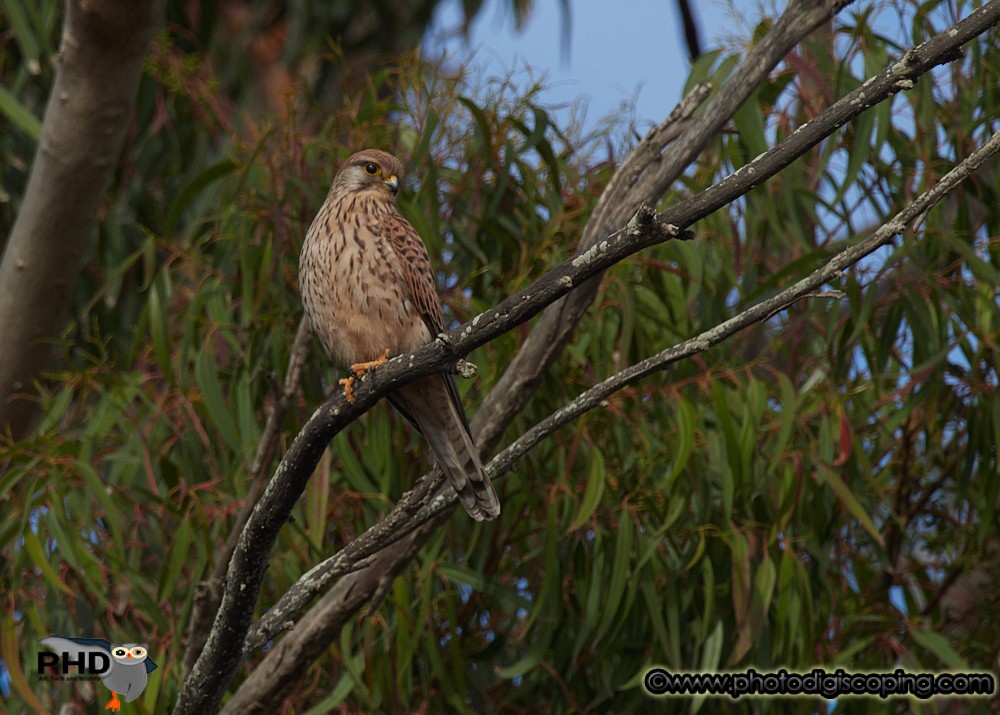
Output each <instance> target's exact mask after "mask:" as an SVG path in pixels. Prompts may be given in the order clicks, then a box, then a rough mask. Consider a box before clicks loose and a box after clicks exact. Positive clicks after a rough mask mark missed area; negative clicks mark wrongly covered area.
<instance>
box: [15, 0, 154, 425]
mask: <svg viewBox="0 0 1000 715" xmlns="http://www.w3.org/2000/svg"><path fill="white" fill-rule="evenodd" d="M163 7H164V6H163V0H134V2H113V1H112V0H88V1H86V2H84V0H70V1H69V2H67V3H66V19H65V22H64V24H63V35H62V44H61V45H60V49H59V56H58V69H57V72H56V78H55V82H54V83H53V85H52V92H51V94H50V95H49V103H48V106H47V107H46V109H45V118H44V120H43V121H42V133H41V137H40V138H39V141H38V147H37V149H36V150H35V158H34V161H33V162H32V167H31V176H30V177H29V178H28V186H27V187H26V189H25V194H24V202H23V203H22V205H21V209H20V211H19V212H18V215H17V219H16V220H15V221H14V227H13V229H12V230H11V234H10V239H9V240H8V242H7V247H6V249H5V251H4V254H3V261H2V262H0V345H3V346H4V348H3V350H4V359H3V360H0V434H2V433H3V432H6V431H8V430H9V431H10V433H11V435H12V436H13V438H14V439H19V438H20V437H22V436H24V435H25V434H27V433H28V431H29V429H30V426H31V422H32V419H33V417H34V414H35V412H36V410H37V404H38V403H37V399H35V397H34V394H33V392H34V390H33V382H34V381H35V380H36V379H38V377H39V375H40V374H41V371H42V369H43V368H44V367H45V365H46V364H47V363H48V357H49V353H50V352H51V349H52V341H53V340H54V339H55V338H56V337H57V336H58V334H59V332H60V330H61V329H62V326H63V324H64V321H65V319H66V314H67V310H68V308H69V304H70V298H71V295H72V290H73V284H74V282H75V281H76V277H77V275H78V274H79V273H80V271H81V270H82V268H83V265H84V262H85V260H86V258H87V250H88V247H89V245H90V239H91V236H92V235H93V233H94V226H95V225H96V223H97V213H98V209H99V208H100V206H101V203H102V202H103V201H104V196H105V193H106V191H107V188H108V184H109V183H110V181H111V177H112V174H113V173H114V170H115V160H116V159H117V157H118V155H119V154H120V153H121V148H122V144H123V142H124V141H125V132H126V130H127V129H128V125H129V122H130V121H131V119H132V110H133V107H134V106H135V100H136V94H137V92H138V89H139V78H140V77H141V76H142V63H143V60H144V58H145V57H146V53H147V51H148V50H149V43H150V41H151V39H152V37H153V29H154V28H155V27H156V26H157V25H158V24H159V22H160V18H161V17H162V16H163Z"/></svg>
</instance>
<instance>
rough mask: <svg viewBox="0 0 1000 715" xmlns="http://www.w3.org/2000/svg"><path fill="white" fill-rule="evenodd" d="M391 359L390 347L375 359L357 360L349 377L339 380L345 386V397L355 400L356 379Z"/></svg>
mask: <svg viewBox="0 0 1000 715" xmlns="http://www.w3.org/2000/svg"><path fill="white" fill-rule="evenodd" d="M388 360H389V348H386V349H385V352H383V353H382V354H381V355H379V356H378V357H377V358H375V359H374V360H369V361H368V362H356V363H354V364H353V365H351V367H350V369H349V372H350V373H351V374H350V375H349V376H348V377H343V378H341V379H340V380H338V381H337V383H338V384H340V385H343V387H344V397H346V398H347V401H348V402H354V381H355V380H356V379H357V378H359V377H361V376H362V375H364V374H365V373H366V372H368V371H369V370H371V369H372V368H373V367H378V366H379V365H382V364H384V363H385V362H386V361H388Z"/></svg>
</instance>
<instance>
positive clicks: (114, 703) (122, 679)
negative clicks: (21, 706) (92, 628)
mask: <svg viewBox="0 0 1000 715" xmlns="http://www.w3.org/2000/svg"><path fill="white" fill-rule="evenodd" d="M38 642H39V643H41V644H42V645H45V646H48V647H49V648H51V649H52V650H54V651H56V652H57V653H67V654H69V655H70V658H71V659H72V660H74V661H80V662H82V656H83V654H84V653H93V652H99V653H104V654H105V655H108V656H110V658H111V667H110V668H109V669H108V671H107V672H106V673H104V674H103V675H102V676H101V682H103V683H104V685H106V686H107V688H108V689H109V690H110V691H111V700H109V701H108V704H107V705H105V706H104V709H105V710H111V711H112V712H114V711H118V710H121V701H120V700H119V699H118V695H119V693H120V694H121V695H122V696H123V697H124V698H125V701H126V702H131V701H133V700H135V699H136V698H137V697H139V696H140V695H142V691H143V690H145V689H146V681H147V680H148V679H149V674H150V673H152V672H153V671H154V670H156V663H154V662H153V659H152V658H150V657H149V652H148V651H147V649H146V646H144V645H140V644H138V643H118V644H115V645H112V644H111V643H110V642H109V641H106V640H104V639H103V638H67V637H66V636H48V637H47V638H42V639H41V640H40V641H38Z"/></svg>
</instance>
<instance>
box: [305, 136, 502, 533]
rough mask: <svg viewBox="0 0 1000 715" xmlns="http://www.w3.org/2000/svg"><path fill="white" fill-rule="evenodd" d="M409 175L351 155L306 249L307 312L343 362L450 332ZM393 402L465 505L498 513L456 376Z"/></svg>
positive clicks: (364, 155)
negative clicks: (412, 213)
mask: <svg viewBox="0 0 1000 715" xmlns="http://www.w3.org/2000/svg"><path fill="white" fill-rule="evenodd" d="M402 173H403V165H402V164H401V163H400V161H399V160H398V159H397V158H396V157H394V156H392V155H391V154H387V153H386V152H384V151H377V150H374V149H365V150H364V151H360V152H358V153H357V154H354V155H353V156H351V157H350V158H349V159H348V160H347V162H346V163H345V164H344V166H343V167H342V168H341V169H340V171H339V172H337V176H336V177H335V178H334V180H333V185H332V186H331V187H330V193H329V194H328V195H327V197H326V201H325V202H324V203H323V206H322V207H321V208H320V210H319V213H318V214H317V215H316V218H315V219H314V220H313V222H312V225H311V226H310V227H309V232H308V233H307V234H306V240H305V243H304V244H303V246H302V256H301V258H300V262H299V284H300V288H301V291H302V302H303V304H304V305H305V312H306V316H307V318H308V320H309V325H310V327H311V328H312V331H313V333H314V334H315V335H316V336H317V337H318V338H319V340H320V342H321V343H322V344H323V347H324V348H325V349H326V351H327V353H328V354H329V355H330V357H331V358H332V359H333V360H334V362H335V363H336V364H337V365H339V366H340V367H349V366H351V365H355V364H357V363H362V362H367V361H370V360H372V359H373V358H376V357H377V356H379V355H380V354H382V353H383V352H384V351H385V350H388V351H389V353H390V355H399V354H402V353H404V352H408V351H411V350H414V349H415V348H418V347H420V346H421V345H424V344H426V343H428V342H430V341H431V339H433V338H434V337H435V336H436V335H437V334H438V333H440V332H442V331H443V330H444V318H443V317H442V315H441V301H440V299H439V298H438V295H437V290H436V289H435V286H434V274H433V273H432V271H431V265H430V260H429V258H428V256H427V248H426V247H425V246H424V243H423V241H421V240H420V236H418V235H417V232H416V230H415V229H414V228H413V226H412V225H410V223H409V221H407V220H406V219H405V218H403V216H402V215H400V213H399V212H398V211H397V210H396V204H395V194H396V191H397V190H398V188H399V178H400V177H401V176H402ZM347 387H348V388H349V387H350V385H349V384H348V385H347ZM389 400H390V402H392V404H393V406H394V407H396V409H398V410H399V411H400V412H401V413H402V414H403V416H404V417H406V419H407V420H408V421H409V422H410V423H411V424H413V425H414V426H415V427H416V428H417V429H418V430H420V432H421V433H422V434H423V435H424V437H425V438H426V439H427V442H428V444H429V445H430V447H431V451H432V452H433V453H434V456H435V458H436V459H437V462H438V465H439V466H440V467H441V469H442V470H443V471H444V473H445V474H446V475H447V476H448V478H449V479H450V480H451V483H452V486H454V487H455V491H457V492H458V495H459V498H460V499H461V501H462V505H463V506H464V507H465V509H466V511H468V512H469V514H470V515H471V516H472V517H473V518H475V519H477V520H484V519H493V518H496V516H497V515H498V514H499V513H500V501H499V500H498V499H497V495H496V492H495V491H494V490H493V485H492V484H490V479H489V477H488V476H486V473H485V472H484V471H483V465H482V463H481V462H480V460H479V453H478V451H477V450H476V446H475V444H474V443H473V441H472V435H471V433H470V430H469V423H468V420H467V419H466V416H465V410H464V409H463V408H462V402H461V399H460V398H459V394H458V388H457V387H456V386H455V380H454V378H453V377H452V376H451V375H442V374H436V375H429V376H427V377H424V378H420V379H418V380H415V381H413V382H411V383H409V384H408V385H406V386H404V387H402V388H400V389H399V390H397V391H396V392H394V393H392V394H391V395H390V396H389Z"/></svg>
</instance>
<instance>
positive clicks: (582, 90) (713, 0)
mask: <svg viewBox="0 0 1000 715" xmlns="http://www.w3.org/2000/svg"><path fill="white" fill-rule="evenodd" d="M568 4H569V8H570V13H571V17H570V24H569V27H568V43H564V29H566V28H565V22H564V18H563V14H562V9H561V5H562V3H561V2H559V1H558V0H536V1H535V3H534V8H533V9H532V13H531V15H530V17H529V19H528V23H527V26H526V27H525V28H524V29H523V30H522V31H521V32H518V31H517V30H515V29H514V17H513V14H512V12H511V11H510V10H509V9H508V6H509V1H508V0H487V1H486V4H485V7H484V9H483V10H482V11H481V13H480V15H479V16H478V18H477V19H476V21H475V23H474V24H473V25H472V28H471V32H470V37H469V40H468V42H466V41H465V39H464V38H463V37H461V36H460V34H459V32H458V29H457V28H460V27H461V22H462V10H461V2H460V0H449V1H448V2H445V3H444V4H443V5H442V7H441V8H440V9H439V11H438V13H437V16H436V18H435V24H434V29H433V31H432V32H431V33H430V34H429V39H428V41H427V42H426V43H425V48H426V50H427V51H428V52H429V53H431V54H432V55H433V54H437V53H438V52H441V51H444V52H445V53H446V54H447V55H448V56H449V58H450V60H451V61H452V62H454V63H461V64H465V65H468V66H469V67H470V68H472V69H473V70H474V71H475V70H478V71H481V72H483V73H484V74H485V75H486V76H491V75H505V74H507V73H508V72H509V71H512V70H513V71H515V72H518V71H523V70H524V69H525V68H530V69H531V71H532V73H534V76H535V77H547V79H548V81H547V82H546V85H547V87H548V90H547V91H546V94H545V95H544V97H545V99H546V100H547V102H548V103H550V104H553V105H559V104H564V103H572V102H576V101H582V102H584V103H585V104H586V107H587V114H586V124H587V125H590V126H592V125H593V124H594V123H596V122H597V121H598V120H600V119H601V118H602V117H605V116H607V115H609V114H612V113H618V112H620V111H621V110H622V107H623V105H628V104H631V103H632V102H634V103H635V107H636V119H637V120H638V125H639V126H640V127H644V126H648V125H649V124H651V123H653V122H659V121H662V120H663V119H664V118H665V117H666V116H667V115H668V114H669V113H670V110H671V109H673V107H674V105H675V104H676V103H677V100H678V99H680V96H681V90H682V88H683V86H684V80H685V79H686V77H687V75H688V71H689V63H688V57H687V46H686V44H685V42H684V37H683V31H682V25H681V20H680V16H679V14H678V12H677V7H676V2H674V0H619V1H618V2H616V3H606V2H602V3H595V2H593V1H592V0H591V1H588V0H570V1H569V3H568ZM756 4H757V3H756V2H755V0H733V1H732V2H730V0H700V1H698V2H693V3H692V6H694V11H695V13H696V14H697V20H698V25H699V29H700V31H701V39H702V48H703V49H707V48H710V47H714V46H717V45H718V43H719V41H720V40H721V39H723V38H728V37H734V36H745V35H746V34H748V32H749V30H750V28H751V27H752V23H749V24H748V22H747V21H743V22H741V21H740V19H739V15H740V13H743V14H744V16H745V18H746V17H748V18H751V19H752V18H753V17H755V16H756V15H755V12H756V11H755V10H754V9H753V8H755V7H756ZM521 76H522V77H524V78H525V81H527V79H528V75H527V74H524V73H523V72H522V75H521Z"/></svg>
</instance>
